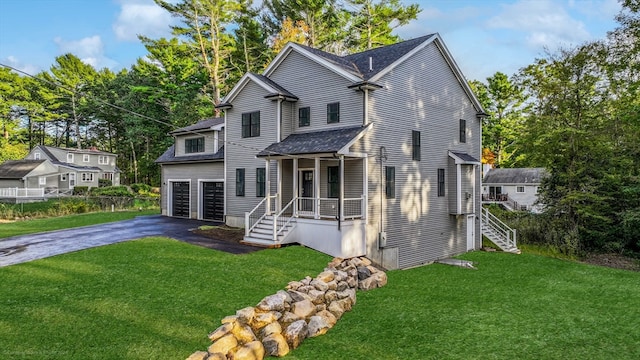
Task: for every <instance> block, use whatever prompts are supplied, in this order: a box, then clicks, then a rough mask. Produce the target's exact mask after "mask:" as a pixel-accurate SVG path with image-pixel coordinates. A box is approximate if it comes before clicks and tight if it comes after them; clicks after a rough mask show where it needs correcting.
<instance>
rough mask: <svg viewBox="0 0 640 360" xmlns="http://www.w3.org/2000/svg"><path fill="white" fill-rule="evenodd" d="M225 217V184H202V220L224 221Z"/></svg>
mask: <svg viewBox="0 0 640 360" xmlns="http://www.w3.org/2000/svg"><path fill="white" fill-rule="evenodd" d="M223 215H224V183H223V182H203V183H202V218H203V219H207V220H217V221H222V220H223Z"/></svg>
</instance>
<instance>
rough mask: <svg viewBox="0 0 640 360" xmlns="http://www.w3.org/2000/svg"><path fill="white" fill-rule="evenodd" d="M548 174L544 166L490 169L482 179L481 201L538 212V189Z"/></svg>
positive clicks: (512, 208) (511, 208)
mask: <svg viewBox="0 0 640 360" xmlns="http://www.w3.org/2000/svg"><path fill="white" fill-rule="evenodd" d="M547 175H548V173H547V171H546V169H545V168H499V169H490V170H489V171H487V172H486V173H485V175H484V178H483V180H482V201H483V202H484V203H497V204H502V205H503V206H504V207H506V208H507V209H509V210H512V211H513V210H523V211H532V212H540V211H541V210H542V206H541V204H538V190H539V188H540V184H542V180H543V179H544V178H545V177H546V176H547Z"/></svg>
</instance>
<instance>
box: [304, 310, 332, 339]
mask: <svg viewBox="0 0 640 360" xmlns="http://www.w3.org/2000/svg"><path fill="white" fill-rule="evenodd" d="M330 328H331V326H329V323H327V320H326V319H325V318H323V317H322V316H317V315H315V316H312V317H311V318H310V319H309V324H307V337H316V336H320V335H324V334H326V333H327V331H329V329H330Z"/></svg>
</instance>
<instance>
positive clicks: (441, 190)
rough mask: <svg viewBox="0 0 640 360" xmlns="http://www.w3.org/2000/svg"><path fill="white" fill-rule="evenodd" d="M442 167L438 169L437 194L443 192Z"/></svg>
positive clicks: (441, 194) (440, 194) (442, 193)
mask: <svg viewBox="0 0 640 360" xmlns="http://www.w3.org/2000/svg"><path fill="white" fill-rule="evenodd" d="M444 185H445V182H444V169H438V196H444V194H445V187H444Z"/></svg>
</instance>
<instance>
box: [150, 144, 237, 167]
mask: <svg viewBox="0 0 640 360" xmlns="http://www.w3.org/2000/svg"><path fill="white" fill-rule="evenodd" d="M175 148H176V147H175V144H174V145H171V146H170V147H169V148H168V149H167V151H165V152H164V154H162V155H160V157H159V158H158V159H156V161H155V162H156V163H158V164H166V163H186V162H207V161H212V160H224V146H223V147H221V148H220V150H218V152H217V153H215V154H199V155H188V156H176V151H175Z"/></svg>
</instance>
